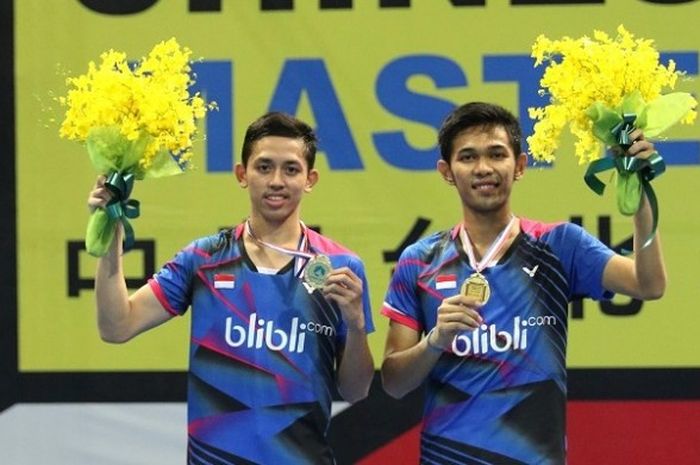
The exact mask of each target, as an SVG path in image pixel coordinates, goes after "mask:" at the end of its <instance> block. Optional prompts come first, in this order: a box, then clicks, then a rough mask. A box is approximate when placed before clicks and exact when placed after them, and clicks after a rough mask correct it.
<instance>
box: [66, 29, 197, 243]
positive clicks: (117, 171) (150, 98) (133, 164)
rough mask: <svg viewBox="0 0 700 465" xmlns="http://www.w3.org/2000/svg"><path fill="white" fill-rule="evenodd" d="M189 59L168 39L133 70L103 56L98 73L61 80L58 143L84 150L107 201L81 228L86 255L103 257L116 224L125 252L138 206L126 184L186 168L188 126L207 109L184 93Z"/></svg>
mask: <svg viewBox="0 0 700 465" xmlns="http://www.w3.org/2000/svg"><path fill="white" fill-rule="evenodd" d="M191 53H192V52H191V50H189V49H188V48H186V47H180V45H179V44H178V43H177V41H176V40H175V39H174V38H173V39H170V40H168V41H165V42H161V43H159V44H157V45H156V46H155V47H154V48H153V49H152V50H151V52H150V53H149V54H148V56H146V57H144V58H142V59H141V60H140V61H139V62H137V63H135V64H130V63H128V62H127V58H126V55H125V54H124V53H121V52H116V51H113V50H110V51H107V52H105V53H103V54H102V55H101V56H100V58H101V63H100V64H99V65H96V64H95V63H94V62H90V63H89V65H88V71H87V73H86V74H83V75H80V76H77V77H70V78H68V79H67V85H68V87H69V90H68V93H67V96H66V97H61V98H60V99H59V102H60V103H61V105H62V106H64V107H66V115H65V119H64V121H63V123H62V125H61V127H60V131H59V135H60V137H62V138H65V139H70V140H76V141H80V142H84V143H85V144H86V147H87V151H88V154H89V156H90V161H91V162H92V164H93V166H94V167H95V168H96V169H97V171H98V172H99V173H101V174H104V175H106V177H107V181H106V183H105V185H106V186H107V188H108V189H109V190H110V192H111V193H112V195H113V198H112V200H111V201H110V202H109V203H108V204H107V206H106V207H105V208H104V209H98V210H96V211H95V212H94V213H93V214H92V216H91V217H90V220H89V222H88V228H87V234H86V237H85V245H86V248H87V251H88V252H89V253H90V254H92V255H95V256H102V255H104V254H105V253H106V252H107V249H108V248H109V245H110V244H111V242H112V240H113V239H114V232H115V226H116V225H117V223H119V222H121V223H122V224H123V225H124V231H125V234H124V236H125V239H124V248H125V250H128V249H129V248H130V247H131V246H132V244H133V229H132V227H131V226H130V224H129V221H128V220H129V219H130V218H136V217H138V216H139V204H138V201H136V200H133V199H129V196H130V194H131V190H132V188H133V183H134V180H140V179H147V178H159V177H164V176H172V175H176V174H180V173H182V172H183V170H184V169H186V168H187V167H188V164H189V161H190V158H191V156H192V141H193V137H194V135H195V133H196V131H197V128H196V121H197V120H198V119H200V118H203V117H204V115H205V114H206V111H207V109H208V108H209V107H208V106H207V105H206V104H205V102H204V100H203V99H202V98H201V97H200V96H199V95H198V94H194V95H190V93H189V90H188V88H189V86H190V85H191V84H192V83H193V80H192V77H191V67H190V55H191Z"/></svg>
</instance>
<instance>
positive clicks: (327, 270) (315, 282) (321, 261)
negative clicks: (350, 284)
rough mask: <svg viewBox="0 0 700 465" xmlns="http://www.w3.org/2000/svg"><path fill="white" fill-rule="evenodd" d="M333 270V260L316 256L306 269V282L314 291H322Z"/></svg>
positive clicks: (323, 256)
mask: <svg viewBox="0 0 700 465" xmlns="http://www.w3.org/2000/svg"><path fill="white" fill-rule="evenodd" d="M332 270H333V267H332V266H331V260H330V259H329V258H328V257H326V256H325V255H316V256H315V257H313V258H312V259H310V260H309V261H308V263H307V264H306V266H305V267H304V282H306V284H308V285H309V286H311V287H312V288H314V289H320V288H322V287H323V286H324V285H325V284H326V279H328V275H329V274H331V271H332Z"/></svg>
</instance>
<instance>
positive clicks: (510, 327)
mask: <svg viewBox="0 0 700 465" xmlns="http://www.w3.org/2000/svg"><path fill="white" fill-rule="evenodd" d="M520 225H521V226H520V228H521V232H520V234H519V235H518V236H517V237H516V239H515V240H514V242H513V243H512V245H511V246H510V247H509V249H508V251H507V252H506V254H505V255H504V256H503V257H502V258H501V259H500V260H499V262H498V263H497V264H496V265H494V266H492V267H488V268H486V269H485V270H484V271H483V272H482V273H483V274H484V276H485V277H486V279H487V280H488V282H489V284H490V287H491V297H490V299H489V300H488V302H487V303H486V304H485V305H484V306H483V307H482V309H481V315H482V317H483V319H484V323H483V324H482V325H481V326H480V327H479V328H477V329H476V330H474V331H472V332H463V333H461V334H459V335H457V337H455V339H454V341H453V343H452V346H451V348H450V350H448V351H445V352H444V353H443V354H442V355H441V356H440V359H439V360H438V362H437V363H436V365H435V367H434V368H433V370H432V371H431V372H430V374H429V376H428V378H427V380H426V404H425V411H424V424H423V431H422V434H421V463H422V464H431V465H432V464H450V465H456V464H489V465H496V464H497V465H515V464H550V465H554V464H557V465H560V464H563V463H565V456H566V439H565V421H566V418H565V412H566V340H567V314H568V304H569V302H570V301H571V300H572V299H574V298H578V297H591V298H594V299H602V298H610V297H612V294H611V293H609V292H607V291H606V290H605V289H603V286H602V281H603V279H602V277H603V270H604V268H605V265H606V264H607V263H608V260H609V259H610V258H611V256H612V255H613V252H612V251H611V250H610V249H609V248H608V247H606V246H605V245H604V244H602V243H601V242H600V241H599V240H597V239H596V238H594V237H593V236H591V235H590V234H588V233H587V232H585V231H584V230H583V229H582V228H581V227H579V226H577V225H574V224H570V223H560V224H553V225H547V224H543V223H538V222H534V221H530V220H526V219H521V222H520ZM458 233H459V227H455V228H454V229H453V230H451V231H444V232H441V233H436V234H433V235H432V236H430V237H427V238H425V239H423V240H421V241H419V242H417V243H415V244H413V245H412V246H410V247H408V248H407V249H406V250H405V251H404V253H403V254H402V255H401V258H400V259H399V262H398V264H397V266H396V269H395V272H394V275H393V277H392V280H391V284H390V287H389V290H388V292H387V296H386V301H385V303H384V307H383V309H382V313H383V314H384V315H386V316H388V317H389V318H390V319H391V320H392V321H393V322H394V323H398V324H402V325H406V326H408V327H410V328H412V329H415V330H416V331H419V332H424V333H427V332H428V331H429V330H430V329H431V328H433V327H434V326H435V322H436V318H437V308H438V306H439V305H440V303H441V302H442V300H443V299H445V298H447V297H450V296H453V295H455V294H457V293H459V292H460V287H461V285H462V283H463V282H464V281H465V280H466V279H467V278H468V277H469V275H471V274H472V273H473V272H474V270H473V268H471V267H470V265H469V260H468V258H467V256H466V254H465V253H464V250H463V247H462V244H461V242H460V238H459V234H458Z"/></svg>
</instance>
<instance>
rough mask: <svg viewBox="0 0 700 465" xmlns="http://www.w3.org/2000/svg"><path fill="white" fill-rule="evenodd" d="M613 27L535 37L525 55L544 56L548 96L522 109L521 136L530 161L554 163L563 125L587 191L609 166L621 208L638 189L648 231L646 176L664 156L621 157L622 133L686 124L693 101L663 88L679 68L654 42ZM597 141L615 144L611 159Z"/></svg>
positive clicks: (652, 132) (633, 206)
mask: <svg viewBox="0 0 700 465" xmlns="http://www.w3.org/2000/svg"><path fill="white" fill-rule="evenodd" d="M617 33H618V35H617V37H615V38H611V37H609V36H608V35H607V34H606V33H605V32H601V31H594V33H593V38H592V39H591V38H589V37H582V38H579V39H572V38H569V37H564V38H562V39H560V40H550V39H548V38H547V37H545V36H540V37H538V38H537V39H536V41H535V43H534V45H533V47H532V57H533V58H534V59H535V66H539V65H542V64H543V63H545V62H547V65H546V66H547V67H546V69H545V72H544V75H543V77H542V80H541V81H540V86H541V87H542V90H541V92H542V93H543V94H545V93H546V94H549V96H550V104H549V105H547V106H545V107H539V108H530V109H529V112H530V117H531V118H533V119H536V120H537V123H535V127H534V134H533V135H532V136H530V137H528V139H527V141H528V144H529V147H530V153H531V155H532V156H533V157H534V158H535V160H542V161H553V160H554V158H555V156H554V153H555V151H556V150H557V148H558V140H559V137H560V135H561V132H562V130H563V129H564V127H565V126H568V127H569V129H570V130H571V132H572V134H573V135H574V136H575V137H576V138H577V141H576V144H575V154H576V156H577V157H578V160H579V163H581V164H583V163H589V168H588V171H587V174H586V176H585V180H586V182H587V184H588V185H589V186H590V187H591V189H593V190H594V191H595V192H596V193H598V194H602V192H603V189H604V188H605V185H604V184H603V183H602V182H601V181H600V180H598V178H597V177H596V176H595V174H596V173H598V172H600V171H603V170H606V169H609V168H613V167H614V168H616V169H617V171H616V172H617V188H618V190H617V200H618V208H619V210H620V212H621V213H623V214H625V215H632V214H634V213H635V212H636V211H637V210H638V209H639V206H640V201H641V195H642V191H645V192H646V193H647V196H648V197H649V200H650V203H651V204H652V210H653V211H654V229H655V228H656V223H657V221H658V213H657V212H658V210H657V207H656V199H655V196H654V193H653V190H652V189H651V185H650V184H649V181H651V179H653V178H654V177H655V176H658V175H660V174H661V173H662V172H663V170H664V163H663V159H662V158H661V157H660V156H659V155H658V154H655V155H652V156H651V157H650V158H648V159H646V160H642V159H641V158H638V157H630V156H627V154H626V152H627V149H628V148H629V146H630V144H631V143H632V141H631V140H630V139H629V135H630V134H631V133H632V132H633V131H634V130H635V129H641V130H642V132H643V133H644V136H645V137H647V138H653V137H656V136H659V135H661V134H662V133H663V132H665V131H666V130H667V129H669V128H670V127H672V126H674V125H675V124H677V123H679V122H680V123H684V124H691V123H693V122H694V121H695V117H696V112H695V110H694V108H695V107H696V105H697V102H696V100H695V98H693V96H692V95H690V94H688V93H685V92H673V93H664V92H663V91H664V90H666V89H671V90H672V89H673V88H674V87H675V85H676V82H677V80H678V78H679V76H682V74H683V73H682V72H679V71H677V70H676V68H675V63H674V62H673V61H672V60H670V61H669V63H668V65H666V66H664V65H663V64H661V63H660V62H659V53H658V51H657V50H656V49H655V48H654V47H653V41H651V40H647V39H635V37H634V35H633V34H631V33H630V32H628V31H627V30H626V29H625V28H624V26H619V27H618V29H617ZM604 146H608V147H614V148H615V150H614V152H615V155H614V156H613V157H612V158H601V157H602V155H603V150H602V149H603V147H604ZM652 236H653V233H652Z"/></svg>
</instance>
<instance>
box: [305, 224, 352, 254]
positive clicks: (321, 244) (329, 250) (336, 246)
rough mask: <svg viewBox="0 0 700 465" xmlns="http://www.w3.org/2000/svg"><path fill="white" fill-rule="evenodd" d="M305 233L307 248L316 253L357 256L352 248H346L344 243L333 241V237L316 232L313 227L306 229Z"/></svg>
mask: <svg viewBox="0 0 700 465" xmlns="http://www.w3.org/2000/svg"><path fill="white" fill-rule="evenodd" d="M306 234H307V237H308V240H309V248H310V249H311V250H312V251H314V252H317V253H322V254H324V255H329V256H330V255H345V256H349V257H355V258H358V255H357V254H356V253H355V252H353V251H352V250H350V249H348V248H347V247H345V246H344V245H341V244H340V243H338V242H336V241H334V240H333V239H331V238H329V237H326V236H324V235H322V234H320V233H317V232H316V231H314V230H313V229H307V230H306Z"/></svg>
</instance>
